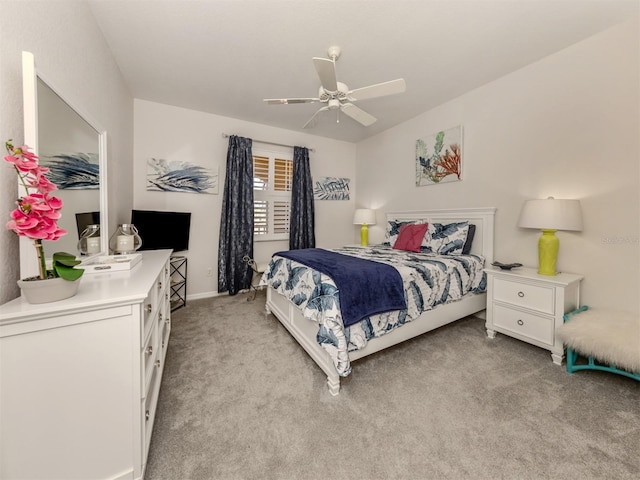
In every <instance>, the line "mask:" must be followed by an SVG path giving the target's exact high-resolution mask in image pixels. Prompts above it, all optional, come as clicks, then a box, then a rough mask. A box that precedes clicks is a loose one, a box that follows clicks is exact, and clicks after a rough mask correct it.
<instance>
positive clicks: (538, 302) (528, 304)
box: [493, 278, 555, 315]
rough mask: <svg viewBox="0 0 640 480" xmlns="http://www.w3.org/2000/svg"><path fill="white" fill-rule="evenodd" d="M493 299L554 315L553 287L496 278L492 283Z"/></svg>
mask: <svg viewBox="0 0 640 480" xmlns="http://www.w3.org/2000/svg"><path fill="white" fill-rule="evenodd" d="M493 299H494V300H497V301H500V302H505V303H510V304H511V305H515V306H518V307H524V308H530V309H531V310H536V311H538V312H543V313H548V314H549V315H553V314H554V313H555V309H554V294H553V287H543V286H539V285H531V284H529V283H521V282H514V281H513V280H503V279H500V278H496V279H495V280H494V281H493Z"/></svg>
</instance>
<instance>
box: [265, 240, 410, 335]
mask: <svg viewBox="0 0 640 480" xmlns="http://www.w3.org/2000/svg"><path fill="white" fill-rule="evenodd" d="M274 255H278V256H280V257H284V258H288V259H290V260H294V261H296V262H298V263H301V264H303V265H306V266H308V267H311V268H313V269H315V270H318V271H319V272H322V273H324V274H326V275H328V276H329V277H331V278H332V279H333V281H334V283H335V284H336V287H337V288H338V291H339V294H340V311H341V313H342V323H343V324H344V326H345V327H348V326H349V325H353V324H354V323H358V322H359V321H360V320H362V319H363V318H365V317H368V316H370V315H375V314H378V313H383V312H389V311H392V310H406V308H407V303H406V301H405V299H404V288H403V283H402V277H401V276H400V273H399V272H398V271H397V270H396V269H395V268H393V267H392V266H391V265H387V264H385V263H379V262H374V261H373V260H367V259H364V258H357V257H352V256H349V255H343V254H341V253H336V252H330V251H328V250H323V249H321V248H304V249H301V250H290V251H286V252H277V253H275V254H274Z"/></svg>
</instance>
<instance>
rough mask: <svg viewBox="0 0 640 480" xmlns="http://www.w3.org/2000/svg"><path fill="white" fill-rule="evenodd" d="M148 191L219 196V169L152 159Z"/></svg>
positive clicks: (150, 161) (149, 169) (148, 165)
mask: <svg viewBox="0 0 640 480" xmlns="http://www.w3.org/2000/svg"><path fill="white" fill-rule="evenodd" d="M147 190H152V191H156V192H182V193H207V194H214V195H217V194H218V167H217V166H216V167H212V168H205V167H203V166H201V165H195V164H193V163H189V162H182V161H177V160H174V161H170V160H165V159H162V158H150V159H149V160H148V161H147Z"/></svg>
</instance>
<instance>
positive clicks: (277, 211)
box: [273, 200, 291, 238]
mask: <svg viewBox="0 0 640 480" xmlns="http://www.w3.org/2000/svg"><path fill="white" fill-rule="evenodd" d="M290 211H291V202H290V201H286V200H285V201H274V202H273V233H275V234H286V235H287V238H289V212H290Z"/></svg>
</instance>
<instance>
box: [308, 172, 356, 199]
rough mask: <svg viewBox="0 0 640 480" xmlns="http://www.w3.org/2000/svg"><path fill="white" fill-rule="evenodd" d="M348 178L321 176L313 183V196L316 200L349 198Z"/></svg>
mask: <svg viewBox="0 0 640 480" xmlns="http://www.w3.org/2000/svg"><path fill="white" fill-rule="evenodd" d="M350 181H351V180H350V179H348V178H338V177H320V178H317V179H316V180H315V182H314V184H313V198H315V199H316V200H349V182H350Z"/></svg>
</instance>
